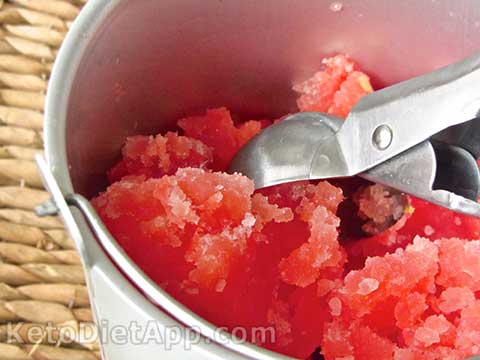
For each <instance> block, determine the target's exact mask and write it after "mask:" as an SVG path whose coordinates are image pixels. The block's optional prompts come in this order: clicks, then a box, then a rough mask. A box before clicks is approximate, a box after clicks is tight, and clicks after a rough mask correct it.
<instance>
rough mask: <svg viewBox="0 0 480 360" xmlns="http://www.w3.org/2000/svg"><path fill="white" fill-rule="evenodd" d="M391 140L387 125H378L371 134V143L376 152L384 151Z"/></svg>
mask: <svg viewBox="0 0 480 360" xmlns="http://www.w3.org/2000/svg"><path fill="white" fill-rule="evenodd" d="M392 139H393V132H392V129H391V128H390V127H389V126H388V125H380V126H379V127H377V128H376V129H375V131H374V132H373V137H372V142H373V145H375V147H376V148H377V149H378V150H385V149H386V148H388V147H389V146H390V144H391V143H392Z"/></svg>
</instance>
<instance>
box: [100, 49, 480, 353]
mask: <svg viewBox="0 0 480 360" xmlns="http://www.w3.org/2000/svg"><path fill="white" fill-rule="evenodd" d="M293 90H294V91H295V92H297V93H298V101H297V103H298V108H299V110H300V111H319V112H327V113H331V114H336V115H338V116H340V117H345V116H346V115H347V114H348V112H349V111H350V109H351V108H352V106H353V105H354V104H355V103H356V102H357V101H358V100H359V99H360V98H361V97H362V96H363V95H365V94H367V93H370V92H372V91H373V90H372V87H371V85H370V80H369V77H368V76H367V75H366V74H365V73H363V72H362V71H360V70H359V68H358V65H357V64H356V63H355V62H354V61H353V60H352V59H350V58H349V57H348V56H344V55H337V56H335V57H332V58H327V59H325V60H323V62H322V68H321V70H320V71H319V72H317V73H316V74H314V75H313V77H312V78H310V79H308V80H306V81H305V82H303V83H300V84H297V85H295V86H294V87H293ZM245 120H246V121H243V122H239V121H234V120H233V119H232V116H231V114H230V112H229V111H228V109H226V108H216V109H208V110H206V112H205V113H204V114H201V115H196V116H191V117H186V118H183V119H179V120H178V131H177V132H167V133H165V134H158V135H155V136H133V137H129V138H128V139H127V140H126V143H125V146H124V147H123V150H122V159H121V160H120V162H118V163H117V164H116V165H115V166H114V167H113V168H112V169H111V170H110V171H109V173H108V177H109V180H110V186H109V187H108V189H107V190H106V191H105V192H103V193H101V194H100V195H99V196H97V197H96V198H95V199H93V200H92V202H93V205H94V206H95V208H96V209H97V211H98V213H99V214H100V216H101V218H102V220H103V221H104V223H105V224H106V226H107V227H108V229H109V230H110V232H111V233H112V234H113V236H114V237H115V238H116V239H117V241H118V243H119V244H120V245H121V246H122V247H123V248H124V249H125V251H126V252H127V253H128V255H129V256H130V257H131V258H132V259H133V260H134V261H135V262H136V263H137V264H138V265H139V266H140V267H141V268H142V269H143V270H144V271H145V273H146V274H148V275H149V276H150V277H151V278H152V279H153V280H155V281H156V282H157V283H158V284H159V285H160V286H161V287H162V288H163V289H165V290H166V291H167V292H169V293H170V294H171V295H173V296H174V297H175V298H176V299H178V300H179V301H181V302H182V303H183V304H185V305H186V306H188V307H189V308H191V309H192V310H193V311H195V312H196V313H198V314H199V315H201V316H203V317H204V318H205V319H207V320H208V321H210V322H212V323H213V324H215V325H218V326H222V327H226V328H229V329H233V328H236V327H244V328H246V329H253V328H258V327H267V328H268V327H271V328H273V329H274V330H275V336H274V337H272V338H267V339H259V338H252V337H251V336H250V338H249V339H248V340H249V341H251V342H252V343H254V344H257V345H259V346H262V347H265V348H268V349H271V350H274V351H277V352H279V353H282V354H286V355H290V356H293V357H296V358H301V359H322V358H325V359H328V360H333V359H336V360H353V359H356V360H363V359H377V360H381V359H395V360H434V359H452V360H453V359H464V358H466V357H469V356H472V355H476V354H480V220H478V219H475V218H472V217H467V216H463V215H461V214H457V213H454V212H451V211H449V210H446V209H444V208H440V207H437V206H435V205H432V204H429V203H426V202H424V201H422V200H419V199H416V198H412V197H409V196H407V195H403V194H400V193H398V192H396V191H393V190H390V189H388V188H385V187H383V186H380V185H374V184H371V183H367V182H365V181H363V180H360V179H355V178H353V179H347V180H345V179H343V180H332V181H320V182H309V181H301V182H295V183H289V184H283V185H279V186H274V187H270V188H267V189H262V190H260V191H254V184H253V181H252V180H250V179H248V178H247V177H245V176H243V175H242V174H238V173H237V174H227V173H226V172H225V171H226V169H227V167H228V165H229V163H230V161H231V160H232V158H233V157H234V155H235V154H236V152H237V151H238V150H239V149H240V148H241V147H242V146H243V145H244V144H245V143H246V142H247V141H248V140H249V139H250V138H252V137H253V136H255V135H256V134H258V133H259V132H260V131H262V129H263V128H265V127H268V126H270V125H271V124H272V123H273V122H275V121H281V119H280V120H273V121H269V120H249V119H245ZM247 333H248V331H247ZM252 333H254V332H252Z"/></svg>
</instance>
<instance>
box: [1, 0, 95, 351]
mask: <svg viewBox="0 0 480 360" xmlns="http://www.w3.org/2000/svg"><path fill="white" fill-rule="evenodd" d="M85 3H86V0H5V1H2V0H0V360H7V359H8V360H13V359H15V360H22V359H30V360H31V359H38V360H64V359H65V360H95V359H100V352H99V346H98V343H97V342H95V341H92V340H91V339H92V336H91V334H92V333H93V332H95V327H94V325H93V322H92V313H91V310H90V308H89V299H88V293H87V289H86V287H85V279H84V274H83V269H82V266H81V263H80V259H79V257H78V254H77V253H76V251H75V248H74V245H73V243H72V241H71V239H70V238H69V237H68V234H67V233H66V232H65V229H64V228H63V225H62V222H61V221H60V220H59V219H58V217H55V216H51V217H45V218H39V217H37V216H36V215H35V214H34V212H33V208H34V206H36V205H38V204H39V203H41V202H42V201H44V200H46V199H48V198H49V196H48V194H47V192H46V191H45V190H44V189H43V188H42V182H41V179H40V176H39V173H38V171H37V169H36V166H35V163H34V161H33V158H34V156H35V154H36V153H38V152H41V151H42V143H43V133H42V124H43V107H44V103H45V91H46V89H47V84H48V79H49V76H50V71H51V68H52V64H53V62H54V60H55V56H56V54H57V53H58V49H59V47H60V45H61V43H62V41H63V39H64V38H65V34H66V32H67V31H68V29H69V27H70V25H71V23H72V21H73V20H74V19H75V17H76V16H77V15H78V13H79V11H80V9H81V7H82V6H83V5H84V4H85ZM33 328H34V329H35V331H32V329H33ZM65 329H68V332H67V331H63V330H65Z"/></svg>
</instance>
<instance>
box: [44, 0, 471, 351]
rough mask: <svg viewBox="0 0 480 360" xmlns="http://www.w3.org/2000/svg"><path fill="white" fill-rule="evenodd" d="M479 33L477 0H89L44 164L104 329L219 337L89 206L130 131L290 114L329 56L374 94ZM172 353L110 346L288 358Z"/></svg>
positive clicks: (60, 74) (66, 56)
mask: <svg viewBox="0 0 480 360" xmlns="http://www.w3.org/2000/svg"><path fill="white" fill-rule="evenodd" d="M332 3H333V4H332ZM339 4H340V5H339ZM340 8H341V10H340V11H337V10H339V9H340ZM479 38H480V3H479V2H478V0H403V1H387V0H383V1H379V0H343V1H341V3H337V4H335V3H334V2H333V1H332V0H263V1H258V0H242V1H235V0H203V1H198V0H130V1H128V0H90V1H89V2H88V4H87V5H86V7H85V9H84V10H83V11H82V13H81V15H80V16H79V18H78V20H77V21H76V22H75V24H74V26H73V28H72V29H71V32H70V33H69V34H68V36H67V39H66V40H65V43H64V45H63V47H62V49H61V51H60V54H59V56H58V59H57V63H56V65H55V67H54V71H53V74H52V78H51V81H50V87H49V91H48V96H47V107H46V126H45V148H46V157H47V161H48V167H47V166H43V167H42V170H43V172H44V175H45V179H46V182H47V186H48V187H49V189H50V190H51V192H52V194H53V195H54V197H55V199H56V203H57V206H58V207H59V208H60V210H61V213H62V215H63V217H64V220H65V222H66V224H67V226H68V228H69V229H70V231H71V234H72V237H73V238H74V240H75V242H76V244H77V247H78V248H79V251H80V253H81V255H82V259H83V261H84V264H85V267H86V269H87V281H88V285H89V287H90V290H91V294H92V300H93V307H94V312H95V314H96V319H97V321H98V322H99V324H101V323H102V321H103V320H104V319H106V320H108V321H109V325H110V328H111V327H112V326H114V325H124V326H128V324H129V323H130V321H132V320H136V321H137V322H138V323H139V324H140V325H141V324H146V323H147V322H148V321H149V320H152V319H154V320H157V321H158V322H159V324H161V326H163V327H164V328H165V329H166V331H167V333H168V332H169V331H174V329H177V328H183V326H184V325H186V326H194V327H195V329H197V330H198V331H199V332H200V333H202V334H203V335H204V336H205V337H209V336H214V335H215V329H214V327H213V326H212V325H211V324H209V323H207V322H206V321H204V320H202V319H201V318H199V317H198V316H196V315H195V314H193V313H191V312H189V311H188V310H187V309H186V308H184V307H183V306H181V305H180V304H178V303H177V302H176V301H175V300H174V299H172V298H171V297H169V296H168V295H167V294H166V293H165V292H163V290H162V289H161V288H159V287H158V286H156V285H155V284H154V283H153V282H152V281H151V280H150V279H148V278H147V277H146V276H145V275H144V274H143V273H142V272H141V271H140V270H139V269H138V268H137V267H136V266H135V265H134V264H133V263H132V262H131V261H130V260H129V258H128V257H127V256H126V255H125V254H124V253H123V252H122V251H121V249H120V248H119V247H118V246H117V244H116V243H115V241H114V239H112V237H111V236H110V235H109V233H108V232H107V231H106V229H105V228H104V227H103V225H102V224H101V221H100V220H99V219H98V217H97V216H96V214H95V212H94V211H93V210H92V209H91V207H89V206H88V202H87V201H86V200H85V198H84V197H87V198H89V197H91V196H93V195H95V194H96V193H97V192H98V191H100V190H102V189H104V188H105V186H106V179H105V172H106V170H107V169H108V168H109V167H110V166H111V165H112V164H113V163H114V162H115V161H116V160H117V159H118V157H119V150H120V148H121V146H122V144H123V142H124V140H125V137H126V136H129V135H132V134H140V133H141V134H151V133H156V132H158V131H162V130H166V129H168V128H171V127H172V124H173V122H174V120H175V119H177V118H178V117H180V116H182V115H185V114H189V113H195V112H197V111H202V110H204V109H205V108H207V107H214V106H220V105H224V106H227V107H228V108H230V109H231V110H232V111H233V112H234V113H238V114H240V115H245V116H249V117H250V116H255V117H262V116H267V115H268V116H278V115H281V114H285V113H287V112H289V111H292V110H294V109H295V96H294V94H293V92H292V91H291V90H290V89H291V86H292V84H293V83H295V82H297V81H300V80H303V79H305V78H307V77H308V76H310V75H311V74H312V73H313V72H314V71H315V70H316V69H318V67H319V63H320V60H321V59H322V58H323V57H324V56H328V55H332V54H334V53H338V52H342V53H348V54H350V55H351V56H352V57H354V58H355V59H356V60H358V62H359V63H360V64H361V66H362V68H363V69H364V70H365V71H366V72H367V73H369V74H372V75H373V77H372V78H373V83H374V86H376V87H379V86H382V85H387V84H391V83H394V82H397V81H400V80H403V79H406V78H409V77H412V76H415V75H418V74H421V73H424V72H427V71H430V70H432V69H434V68H437V67H439V66H442V65H446V64H448V63H450V62H453V61H456V60H459V59H461V58H463V57H465V56H467V55H469V54H471V53H472V52H474V51H478V50H480V42H479V41H478V39H479ZM49 171H51V172H52V174H53V177H51V176H50V173H49ZM55 183H57V184H58V185H59V187H58V188H57V187H56V184H55ZM82 196H84V197H82ZM64 199H67V201H68V203H69V205H74V206H67V205H66V203H65V202H64ZM78 208H80V209H81V210H82V212H83V214H82V213H81V211H79V210H78ZM86 219H87V221H86ZM92 229H93V231H94V232H96V233H97V236H94V235H92V231H91V230H92ZM171 345H173V344H171ZM174 345H175V346H173V347H172V349H171V350H168V349H166V348H165V346H162V345H158V344H144V345H133V344H132V343H131V342H128V341H127V342H126V343H125V344H123V345H120V344H112V343H111V342H109V343H106V344H104V346H103V350H104V354H105V356H106V357H107V358H109V359H115V360H119V359H131V358H132V357H136V358H137V359H151V358H154V356H157V357H158V356H161V357H162V359H174V358H175V359H178V358H181V359H190V358H191V359H227V358H228V359H245V358H255V359H273V358H275V359H279V358H282V357H280V356H279V355H276V354H273V353H270V352H268V351H265V350H263V349H259V348H256V347H254V346H252V345H248V344H235V343H233V342H231V341H227V342H224V343H223V344H219V343H216V342H211V341H201V342H199V343H198V344H193V345H192V346H191V349H190V350H189V349H187V348H188V346H185V344H174ZM160 354H161V355H160Z"/></svg>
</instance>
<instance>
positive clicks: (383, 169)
mask: <svg viewBox="0 0 480 360" xmlns="http://www.w3.org/2000/svg"><path fill="white" fill-rule="evenodd" d="M478 84H480V54H475V55H473V56H471V57H469V58H467V59H465V60H463V61H461V62H458V63H456V64H452V65H449V66H446V67H444V68H441V69H439V70H436V71H433V72H431V73H428V74H426V75H423V76H420V77H416V78H413V79H411V80H407V81H404V82H402V83H399V84H396V85H393V86H390V87H387V88H385V89H383V90H380V91H377V92H374V93H372V94H369V95H367V96H364V97H363V98H362V99H361V100H360V101H359V102H358V103H357V104H356V105H355V106H354V108H353V109H352V111H351V112H350V114H349V115H348V117H347V118H346V120H345V121H343V120H341V119H339V118H337V117H335V116H333V115H330V114H323V113H298V114H295V115H292V116H289V117H288V118H286V119H285V120H283V121H281V122H280V123H278V124H276V125H273V126H271V127H269V128H267V129H266V130H264V131H263V132H261V133H260V134H259V135H257V136H256V137H254V138H253V139H252V140H250V141H249V142H248V143H247V144H246V145H245V146H244V147H243V148H242V149H241V150H240V152H239V153H238V154H237V156H236V157H235V158H234V160H233V162H232V164H231V166H230V170H231V171H238V172H241V173H243V174H244V175H246V176H248V177H250V178H251V179H253V180H254V181H255V186H256V188H263V187H267V186H271V185H276V184H280V183H284V182H290V181H296V180H318V179H328V178H335V177H346V176H353V175H359V176H361V177H363V178H365V179H368V180H371V181H374V182H377V183H381V184H384V185H387V186H390V187H392V188H395V189H398V190H400V191H403V192H406V193H409V194H412V195H414V196H417V197H419V198H422V199H425V200H427V201H430V202H433V203H435V204H438V205H441V206H443V207H446V208H449V209H452V210H454V211H458V212H461V213H465V214H469V215H473V216H477V217H480V205H479V204H478V203H477V202H476V200H477V197H478V195H479V187H480V173H479V170H478V166H477V163H476V158H477V157H478V156H479V153H480V149H479V145H478V144H476V142H475V139H479V138H480V121H478V120H476V119H475V118H476V116H477V113H478V110H479V109H480V87H479V85H478Z"/></svg>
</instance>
